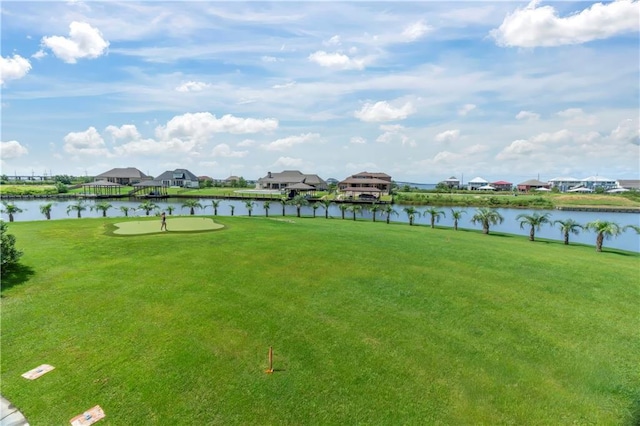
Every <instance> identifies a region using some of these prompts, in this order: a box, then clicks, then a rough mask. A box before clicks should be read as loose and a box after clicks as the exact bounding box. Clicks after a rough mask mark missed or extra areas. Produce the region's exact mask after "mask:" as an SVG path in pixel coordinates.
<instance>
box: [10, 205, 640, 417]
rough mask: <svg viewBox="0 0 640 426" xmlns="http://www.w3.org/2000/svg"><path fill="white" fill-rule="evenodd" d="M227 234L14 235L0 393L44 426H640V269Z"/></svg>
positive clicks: (79, 224)
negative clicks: (78, 420)
mask: <svg viewBox="0 0 640 426" xmlns="http://www.w3.org/2000/svg"><path fill="white" fill-rule="evenodd" d="M214 219H215V221H216V222H217V223H220V224H222V225H224V226H225V228H224V229H222V230H217V231H213V232H204V233H172V232H167V233H158V234H152V235H141V236H126V237H123V236H113V235H110V234H109V232H108V231H109V230H110V229H112V227H111V224H114V223H117V222H122V221H123V218H106V219H75V220H74V219H69V220H57V221H37V222H21V223H13V224H11V225H10V226H9V232H10V233H12V234H14V235H15V236H16V238H17V245H18V247H19V248H20V249H22V250H24V253H25V254H24V256H23V258H22V261H21V264H22V265H23V268H22V270H21V271H20V272H21V274H20V275H19V276H17V277H12V278H10V279H5V280H3V282H2V285H3V289H2V299H1V304H2V305H1V307H2V318H1V319H2V337H1V344H2V346H1V349H2V352H1V355H2V358H1V375H2V377H1V378H2V389H1V391H2V394H3V396H5V397H7V398H8V399H9V400H10V401H11V402H13V403H14V404H15V405H16V406H17V407H18V408H20V409H21V410H22V411H23V413H24V414H25V415H26V417H27V419H28V420H29V421H30V423H31V425H35V426H37V425H58V424H59V425H62V424H68V422H69V419H70V418H72V417H73V416H75V415H76V414H80V413H82V412H83V411H85V410H87V409H89V408H90V407H93V406H94V405H100V406H101V407H102V408H103V409H104V410H105V412H106V418H105V419H104V420H103V421H102V422H103V423H104V424H114V425H132V424H163V425H164V424H171V425H192V424H202V425H212V424H224V425H229V424H265V425H266V424H268V425H284V424H295V425H300V424H323V425H324V424H339V425H343V424H387V425H397V424H416V425H417V424H456V425H461V424H487V425H489V424H491V425H494V424H538V425H550V424H554V425H555V424H604V425H606V424H611V425H620V424H625V423H628V424H633V422H637V421H638V419H639V418H640V413H639V411H638V409H639V401H640V368H639V364H638V360H640V340H639V330H640V320H639V310H638V309H639V308H638V307H639V306H640V293H639V285H640V275H639V274H640V272H639V271H640V257H639V256H638V255H637V254H631V253H626V252H620V251H616V250H607V249H606V245H605V252H603V253H596V252H595V250H594V248H593V247H592V246H588V247H587V246H579V245H576V246H573V245H571V246H564V245H563V244H562V243H559V242H548V241H536V242H529V241H528V240H527V238H526V237H522V236H510V235H499V234H496V235H494V234H491V235H482V234H481V233H480V232H479V231H478V232H476V231H468V230H467V231H457V232H456V231H453V230H451V229H438V228H436V229H431V228H428V227H422V226H409V225H407V224H399V223H397V224H390V225H387V224H385V223H384V222H376V223H373V222H371V221H350V220H335V219H329V220H327V219H324V218H316V219H311V218H296V217H287V218H282V217H275V218H265V217H253V218H248V217H215V218H214ZM283 219H284V220H283ZM125 220H126V219H125ZM131 220H139V218H136V219H131ZM151 220H153V221H155V222H156V223H157V224H158V226H159V221H158V220H157V219H156V218H154V219H151ZM270 346H272V347H273V352H274V365H273V367H274V369H275V372H274V373H273V374H265V369H266V368H267V366H268V365H267V353H268V349H269V347H270ZM43 363H47V364H51V365H53V366H55V370H53V371H52V372H50V373H48V374H46V375H44V376H42V377H41V378H39V379H37V380H34V381H29V380H26V379H24V378H22V377H21V376H20V375H21V374H22V373H24V372H26V371H28V370H30V369H32V368H34V367H36V366H38V365H40V364H43Z"/></svg>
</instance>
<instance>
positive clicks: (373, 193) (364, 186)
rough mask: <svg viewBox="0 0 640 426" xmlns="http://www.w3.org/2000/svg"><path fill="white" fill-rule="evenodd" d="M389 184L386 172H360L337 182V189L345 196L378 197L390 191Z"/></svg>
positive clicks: (389, 177)
mask: <svg viewBox="0 0 640 426" xmlns="http://www.w3.org/2000/svg"><path fill="white" fill-rule="evenodd" d="M391 185H392V183H391V176H389V175H388V174H386V173H371V172H362V173H358V174H355V175H352V176H349V177H348V178H346V179H345V180H343V181H341V182H338V190H339V191H340V192H342V193H344V195H345V196H346V197H353V198H368V199H373V198H375V199H379V198H380V197H381V196H383V195H389V194H390V193H391Z"/></svg>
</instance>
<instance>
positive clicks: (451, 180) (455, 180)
mask: <svg viewBox="0 0 640 426" xmlns="http://www.w3.org/2000/svg"><path fill="white" fill-rule="evenodd" d="M444 181H445V182H460V179H458V178H457V177H455V176H451V177H450V178H449V179H445V180H444Z"/></svg>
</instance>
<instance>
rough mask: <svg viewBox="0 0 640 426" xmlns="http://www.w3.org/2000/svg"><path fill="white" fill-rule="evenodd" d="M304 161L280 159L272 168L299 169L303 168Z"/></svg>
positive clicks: (290, 158) (287, 158)
mask: <svg viewBox="0 0 640 426" xmlns="http://www.w3.org/2000/svg"><path fill="white" fill-rule="evenodd" d="M304 165H305V164H304V161H303V160H302V159H301V158H292V157H280V158H278V159H277V160H276V162H275V163H273V165H272V166H273V167H282V168H290V167H298V168H301V167H302V166H304Z"/></svg>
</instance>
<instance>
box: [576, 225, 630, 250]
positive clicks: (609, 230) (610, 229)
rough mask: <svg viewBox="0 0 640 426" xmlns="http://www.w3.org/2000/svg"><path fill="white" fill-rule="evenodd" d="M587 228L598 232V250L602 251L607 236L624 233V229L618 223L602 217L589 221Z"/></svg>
mask: <svg viewBox="0 0 640 426" xmlns="http://www.w3.org/2000/svg"><path fill="white" fill-rule="evenodd" d="M585 228H586V229H591V230H593V231H594V232H595V233H597V234H598V235H597V236H596V251H602V243H603V241H604V239H605V238H606V239H609V238H611V237H616V236H618V235H620V234H621V233H622V229H621V228H620V225H618V224H617V223H615V222H609V221H607V220H600V219H597V220H594V221H593V222H589V223H587V224H586V225H585Z"/></svg>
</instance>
